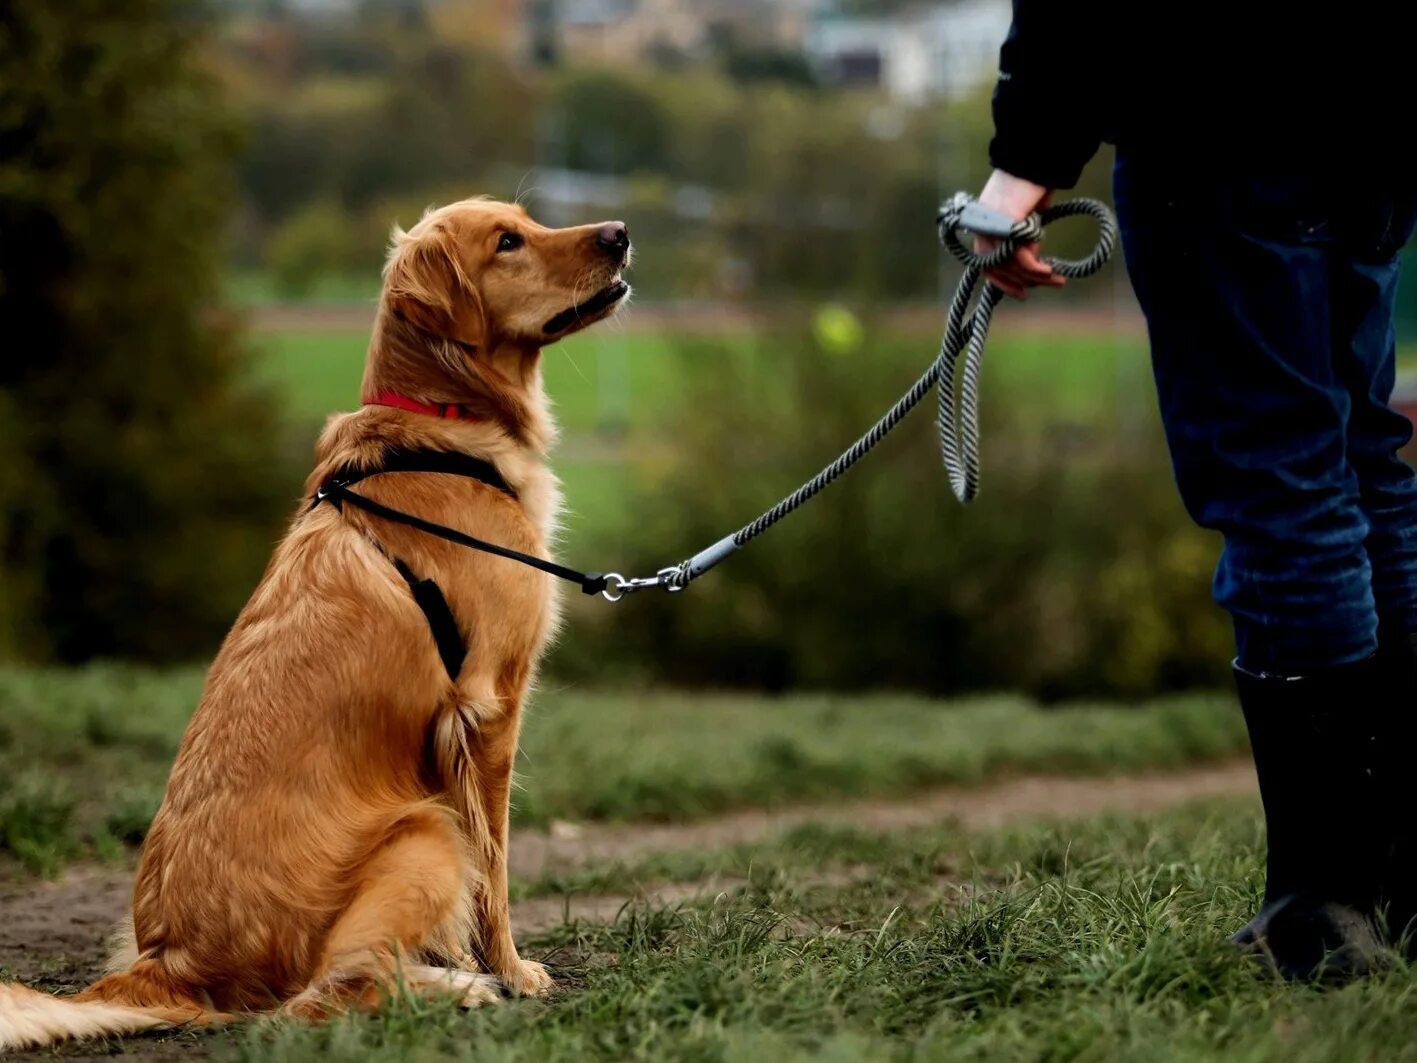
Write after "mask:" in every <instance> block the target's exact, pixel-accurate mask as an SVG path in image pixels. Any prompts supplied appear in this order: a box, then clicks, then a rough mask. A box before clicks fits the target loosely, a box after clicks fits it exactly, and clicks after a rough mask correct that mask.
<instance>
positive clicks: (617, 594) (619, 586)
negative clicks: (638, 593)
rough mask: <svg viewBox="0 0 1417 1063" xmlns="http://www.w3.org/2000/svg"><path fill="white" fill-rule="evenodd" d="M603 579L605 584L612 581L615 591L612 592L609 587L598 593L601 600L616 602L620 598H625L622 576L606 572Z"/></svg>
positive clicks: (623, 578)
mask: <svg viewBox="0 0 1417 1063" xmlns="http://www.w3.org/2000/svg"><path fill="white" fill-rule="evenodd" d="M605 579H606V581H607V582H609V581H610V580H612V579H613V580H614V581H615V589H614V590H613V591H612V590H611V589H610V588H609V587H605V588H604V589H603V590H602V591H601V592H600V596H601V597H602V598H604V599H605V600H606V601H607V602H618V601H619V600H620V599H621V598H623V597H625V577H624V576H622V575H620V573H618V572H607V573H606V574H605Z"/></svg>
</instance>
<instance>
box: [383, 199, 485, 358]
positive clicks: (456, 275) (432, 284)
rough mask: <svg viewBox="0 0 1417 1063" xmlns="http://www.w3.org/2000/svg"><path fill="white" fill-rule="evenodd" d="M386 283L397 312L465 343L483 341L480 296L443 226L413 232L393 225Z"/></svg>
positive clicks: (476, 344)
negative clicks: (415, 233)
mask: <svg viewBox="0 0 1417 1063" xmlns="http://www.w3.org/2000/svg"><path fill="white" fill-rule="evenodd" d="M384 286H385V288H386V289H387V291H388V299H389V309H390V310H391V311H392V312H393V314H394V315H395V316H396V317H399V318H402V319H403V320H405V321H408V322H411V323H412V324H414V325H416V326H418V327H419V328H421V329H422V330H423V331H425V332H428V333H431V334H432V335H434V336H438V337H440V338H442V339H448V340H452V341H453V342H454V343H457V344H459V345H460V346H462V347H464V348H471V349H474V350H475V349H477V348H479V347H480V346H481V345H482V343H483V333H484V332H485V326H486V322H485V316H484V314H483V310H482V300H481V297H480V296H479V295H478V292H477V289H476V287H475V286H474V285H473V284H472V282H471V281H470V280H469V279H468V276H467V273H466V271H464V269H463V267H462V264H461V263H460V262H459V261H458V257H457V251H456V249H455V248H454V246H453V235H452V234H451V233H450V232H448V231H447V230H446V229H443V228H442V227H435V228H432V229H429V230H428V231H427V232H422V233H419V234H418V235H417V236H411V235H409V234H408V233H406V232H404V231H403V230H402V229H400V228H399V227H398V226H395V227H394V231H393V241H392V247H391V248H390V251H389V260H388V263H387V264H386V265H385V267H384Z"/></svg>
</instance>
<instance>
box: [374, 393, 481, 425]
mask: <svg viewBox="0 0 1417 1063" xmlns="http://www.w3.org/2000/svg"><path fill="white" fill-rule="evenodd" d="M364 405H365V406H392V407H394V409H397V410H407V411H408V412H409V413H426V414H427V415H428V416H429V417H444V418H450V419H452V420H454V421H476V420H477V419H478V418H477V416H476V415H475V414H473V412H472V411H471V410H469V409H468V408H467V407H466V406H457V405H454V404H453V403H450V402H444V403H438V404H437V405H434V404H432V403H427V402H415V401H414V400H413V399H410V398H409V397H408V396H406V395H400V394H399V393H398V392H397V391H381V392H379V393H378V394H377V395H371V396H369V397H368V398H366V399H365V400H364Z"/></svg>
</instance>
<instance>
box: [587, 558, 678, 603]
mask: <svg viewBox="0 0 1417 1063" xmlns="http://www.w3.org/2000/svg"><path fill="white" fill-rule="evenodd" d="M676 571H678V570H677V569H676V568H674V567H673V566H670V567H669V568H662V569H660V570H659V571H658V572H656V573H655V574H654V575H653V576H649V577H644V576H637V577H632V578H630V579H626V578H625V577H624V576H622V575H620V573H618V572H607V573H606V574H605V578H606V580H607V581H609V582H611V583H613V584H614V586H611V587H606V588H605V589H604V590H603V591H601V592H600V596H601V597H602V598H604V599H605V600H606V601H607V602H618V601H619V600H620V599H621V598H623V597H625V595H627V594H633V593H634V592H635V591H643V590H649V589H651V588H654V587H663V588H664V589H665V590H666V591H668V592H669V593H670V594H677V593H678V592H679V591H682V590H683V589H684V588H683V587H679V586H676V585H675V584H673V583H671V582H670V581H669V578H670V577H671V576H672V575H674V573H675V572H676Z"/></svg>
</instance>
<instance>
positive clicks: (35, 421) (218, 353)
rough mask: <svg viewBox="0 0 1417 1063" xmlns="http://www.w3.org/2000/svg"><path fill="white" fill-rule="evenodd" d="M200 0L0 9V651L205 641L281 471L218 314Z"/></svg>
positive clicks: (261, 538)
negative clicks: (0, 343) (0, 457)
mask: <svg viewBox="0 0 1417 1063" xmlns="http://www.w3.org/2000/svg"><path fill="white" fill-rule="evenodd" d="M203 18H204V11H203V8H202V6H201V4H200V3H197V2H195V0H132V2H126V3H123V4H112V3H107V2H105V0H65V2H64V3H62V4H55V3H51V2H49V0H14V2H12V3H7V4H5V5H3V7H0V85H4V96H3V103H2V104H0V142H3V143H4V145H5V148H4V151H3V152H2V153H0V335H3V336H4V337H5V341H4V342H5V350H4V356H3V358H0V451H3V453H4V454H5V460H4V462H3V463H0V586H3V590H0V657H4V656H13V657H26V658H32V659H52V660H61V661H75V660H80V659H85V658H89V657H93V656H119V655H127V656H138V657H146V658H154V659H174V658H176V659H181V658H188V657H191V656H193V655H195V654H199V653H205V652H209V651H210V650H211V649H212V647H213V646H214V645H215V643H216V641H217V640H218V638H219V637H220V635H221V634H222V632H223V630H224V629H225V627H226V625H227V624H229V623H230V621H231V618H232V616H233V614H234V613H235V611H236V609H237V607H238V606H239V605H240V603H241V601H242V599H243V598H244V596H245V595H246V594H247V593H248V592H249V589H250V587H251V585H252V583H253V582H254V580H255V579H256V577H257V576H258V575H259V572H260V569H261V566H262V565H263V563H264V561H265V558H266V555H267V552H268V549H269V544H270V541H271V539H272V537H273V535H274V532H275V529H276V527H277V525H278V521H279V518H280V514H281V511H282V510H284V508H285V506H286V505H287V501H286V500H287V499H289V498H291V497H293V496H294V494H295V492H296V490H297V484H298V478H297V477H298V473H296V472H293V471H290V472H288V471H286V470H284V469H282V467H281V465H280V463H279V462H278V461H277V460H276V456H277V450H276V449H275V448H276V446H277V445H278V442H279V434H278V433H277V432H276V431H274V428H275V421H274V419H273V417H272V415H271V412H270V403H268V402H266V401H265V400H264V399H263V398H262V397H260V396H256V395H253V394H249V393H246V392H245V391H244V390H243V388H242V386H241V384H240V381H241V380H242V379H243V377H244V375H245V370H244V359H245V356H246V352H245V351H244V349H243V348H242V345H241V344H240V342H239V341H238V336H237V333H236V332H235V331H233V329H232V327H231V325H230V324H229V323H225V322H223V320H222V319H221V317H220V315H219V314H217V313H216V311H217V307H216V305H215V303H216V297H217V289H218V279H219V275H220V268H221V263H222V261H223V257H224V254H223V239H224V237H223V234H224V232H225V230H226V226H227V220H228V210H227V207H228V204H229V202H230V193H231V180H230V178H231V173H230V165H231V159H232V157H233V153H234V151H235V148H236V146H237V138H236V136H235V130H234V127H233V124H232V122H231V120H230V118H229V116H228V115H227V113H226V112H225V110H224V107H223V102H222V101H223V97H222V93H221V91H220V89H219V87H218V85H217V83H216V81H215V79H214V78H213V77H212V76H211V74H210V73H209V72H208V71H206V70H205V69H204V67H203V65H202V63H201V62H200V60H199V58H198V55H199V50H198V47H197V46H198V44H199V42H200V40H201V36H200V34H201V30H202V26H203Z"/></svg>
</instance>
